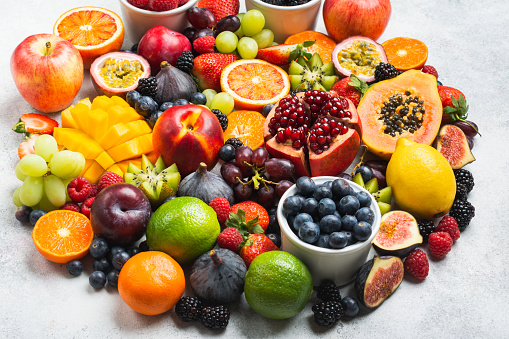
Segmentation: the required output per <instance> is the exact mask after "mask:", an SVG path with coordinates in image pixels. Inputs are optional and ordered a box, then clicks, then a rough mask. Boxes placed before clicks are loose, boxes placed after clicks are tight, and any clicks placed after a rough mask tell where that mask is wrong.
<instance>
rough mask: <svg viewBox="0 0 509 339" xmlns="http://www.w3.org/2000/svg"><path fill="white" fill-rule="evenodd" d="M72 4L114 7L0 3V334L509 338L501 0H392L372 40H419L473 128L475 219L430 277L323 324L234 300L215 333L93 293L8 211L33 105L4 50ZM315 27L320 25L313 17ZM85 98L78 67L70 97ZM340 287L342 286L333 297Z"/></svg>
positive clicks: (94, 0) (108, 292) (505, 8)
mask: <svg viewBox="0 0 509 339" xmlns="http://www.w3.org/2000/svg"><path fill="white" fill-rule="evenodd" d="M84 5H97V6H103V7H107V8H110V9H112V10H114V11H116V12H117V13H120V10H119V4H118V3H117V2H116V1H113V0H110V1H107V2H105V1H99V0H89V1H86V2H84V1H78V0H68V1H65V2H62V1H56V0H51V1H50V0H46V1H41V0H36V1H35V0H34V1H28V0H21V1H11V2H9V4H8V6H5V4H4V10H3V13H4V14H3V19H2V20H1V21H0V32H2V36H3V38H2V52H0V57H1V59H0V64H1V65H2V67H1V68H0V83H1V85H0V88H1V92H2V95H1V97H0V107H1V113H0V119H1V123H0V129H1V130H0V135H1V136H2V137H1V138H0V141H1V142H0V145H1V149H2V150H1V153H2V158H1V159H2V161H1V162H0V169H1V172H2V173H3V174H4V175H3V180H2V194H1V196H0V197H1V202H2V204H0V220H2V221H1V227H2V246H1V247H0V269H1V271H2V274H1V276H0V294H1V295H2V301H1V303H0V328H1V332H2V337H15V338H18V337H19V338H33V337H39V338H46V337H54V338H70V337H76V338H85V337H102V338H113V337H140V336H148V337H158V336H160V337H179V338H197V337H210V336H223V337H229V338H231V337H249V338H259V337H260V338H261V337H285V338H291V337H310V336H319V337H330V338H332V337H342V338H356V337H378V338H409V337H439V338H443V337H455V338H502V337H509V331H508V330H507V328H506V322H507V305H508V304H509V293H508V292H507V287H506V286H507V278H508V277H509V270H508V267H509V266H508V264H507V259H506V254H505V252H506V249H507V241H508V239H509V228H508V227H507V225H506V223H505V221H506V218H507V212H506V211H507V208H506V204H507V201H508V193H507V192H508V186H507V180H506V179H507V168H506V167H505V166H508V151H507V145H508V143H509V140H508V135H509V133H508V132H509V125H508V121H509V112H508V110H507V108H506V107H507V106H506V100H507V98H508V97H507V92H508V90H509V88H508V85H507V84H508V81H509V77H508V75H509V72H508V67H507V60H506V53H507V51H508V50H509V43H508V42H507V30H506V28H507V27H506V25H507V19H508V17H507V13H508V12H509V3H508V2H507V1H504V0H503V1H500V0H499V1H490V2H489V3H486V2H481V1H461V0H442V1H438V0H430V1H423V0H418V1H411V2H409V1H402V0H393V1H392V7H393V12H392V17H391V21H390V23H389V25H388V27H387V29H386V31H385V33H384V35H383V36H382V37H381V38H380V39H379V41H382V42H383V41H385V40H387V39H389V38H392V37H396V36H408V37H413V38H417V39H419V40H421V41H423V42H425V43H426V45H427V46H428V47H429V54H430V55H429V59H428V63H429V64H432V65H434V66H435V67H436V68H437V70H438V72H439V74H440V80H441V81H442V82H443V83H444V85H451V86H453V87H457V88H459V89H461V90H462V91H463V93H465V95H466V98H467V100H468V103H469V104H470V118H471V119H472V120H474V121H476V122H477V124H478V125H479V127H480V130H481V133H482V135H483V136H482V138H476V145H475V148H474V150H473V153H474V155H475V157H476V158H477V161H475V162H474V163H472V164H470V165H468V167H467V168H468V169H469V170H471V171H472V172H473V174H474V176H475V179H476V186H475V188H474V190H473V192H472V193H471V195H470V200H471V201H472V203H473V204H474V205H475V207H476V217H475V218H474V219H473V222H472V223H471V225H470V227H469V228H468V229H467V230H466V231H465V232H464V233H462V235H461V239H460V240H459V241H458V242H457V243H456V244H455V245H454V247H453V250H452V252H451V253H450V254H449V255H448V256H447V257H446V258H445V259H444V260H441V261H433V260H432V261H431V262H430V266H431V267H430V274H429V276H428V278H427V279H426V280H425V281H424V282H422V283H412V282H409V281H408V280H405V281H404V282H403V283H402V285H401V286H400V288H399V289H398V290H397V292H396V293H395V294H394V295H393V296H392V297H391V298H390V299H389V300H387V301H386V302H385V303H384V304H383V305H382V306H381V307H380V308H379V309H378V310H376V311H374V312H370V313H369V312H365V313H364V314H363V315H361V316H359V317H357V318H355V319H352V320H347V319H345V320H343V321H342V322H341V323H340V324H338V325H337V326H335V327H334V328H332V329H322V328H318V327H317V326H316V325H314V323H313V320H312V316H311V315H312V312H311V303H309V304H308V306H307V307H306V308H305V309H304V311H303V312H302V313H301V314H299V315H298V316H296V317H294V318H293V319H289V320H284V321H275V320H268V319H265V318H263V317H261V316H259V315H257V314H255V313H254V312H253V311H251V310H250V309H249V307H248V305H247V304H246V303H245V302H242V303H239V304H237V305H233V306H232V307H231V309H232V317H231V322H230V325H229V326H228V328H227V329H226V330H225V331H224V332H221V333H218V334H214V333H212V332H210V331H207V330H206V329H205V328H204V327H203V326H200V325H199V324H182V323H181V322H179V321H178V319H176V316H175V313H174V312H168V313H166V314H163V315H160V316H154V317H147V316H142V315H139V314H136V313H135V312H134V311H132V310H131V309H130V308H129V307H128V306H126V305H125V304H124V303H123V301H122V300H121V299H120V297H119V296H118V293H117V292H116V291H115V290H113V289H110V288H106V289H103V290H100V291H94V290H93V289H92V288H91V287H90V286H89V284H88V274H87V273H90V269H91V262H90V261H87V262H86V263H85V265H86V267H87V271H86V272H85V273H84V274H82V275H81V276H79V277H77V278H70V276H69V274H68V273H67V271H66V269H65V265H57V264H53V263H51V262H49V261H47V260H46V259H44V258H43V257H42V256H40V255H39V253H37V251H36V250H35V248H34V246H33V243H32V239H31V228H30V227H28V226H24V225H21V224H20V223H18V222H17V221H16V220H15V219H14V212H15V207H14V206H13V204H12V203H11V194H12V192H13V191H14V189H15V188H16V187H17V186H18V185H19V182H18V181H17V179H16V178H15V176H14V166H15V164H16V161H17V154H16V149H17V146H18V144H19V142H20V141H21V137H20V136H18V135H15V134H14V133H13V132H12V131H10V128H11V127H12V126H13V125H14V124H15V123H16V121H17V119H18V118H19V116H20V115H22V114H24V113H28V112H33V111H34V110H33V108H31V107H30V105H29V104H28V103H26V102H25V101H24V100H23V99H22V98H21V96H20V95H19V93H18V92H17V90H16V88H15V86H14V83H13V81H12V78H11V75H10V72H9V58H10V55H11V53H12V51H13V50H14V48H15V46H16V45H17V44H18V43H19V42H21V41H22V40H23V39H24V38H25V37H27V36H28V35H31V34H36V33H43V32H44V33H46V32H47V33H49V32H51V30H52V27H53V23H54V22H55V20H56V19H57V18H58V16H59V15H60V14H61V13H62V12H64V11H65V10H67V9H71V8H74V7H78V6H84ZM320 25H321V27H322V30H323V23H322V21H321V19H320ZM130 45H131V44H130V43H129V42H126V46H130ZM95 95H96V93H95V91H94V89H93V88H92V86H91V82H90V78H89V76H86V78H85V80H84V85H83V88H82V90H81V92H80V93H79V94H78V97H77V99H81V98H84V97H87V96H92V97H93V96H95ZM53 117H54V118H57V117H58V115H53ZM349 292H350V291H349V290H348V289H343V290H342V293H343V294H344V295H345V294H348V293H349Z"/></svg>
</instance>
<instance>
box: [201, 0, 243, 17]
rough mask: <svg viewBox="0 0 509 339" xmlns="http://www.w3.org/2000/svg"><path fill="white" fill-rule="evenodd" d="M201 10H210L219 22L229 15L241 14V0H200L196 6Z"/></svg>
mask: <svg viewBox="0 0 509 339" xmlns="http://www.w3.org/2000/svg"><path fill="white" fill-rule="evenodd" d="M196 6H197V7H200V8H208V9H209V10H210V11H211V12H212V14H214V16H215V17H216V20H217V21H219V20H221V19H222V18H224V17H225V16H228V15H237V14H239V8H240V1H239V0H219V1H218V0H200V1H198V3H197V4H196Z"/></svg>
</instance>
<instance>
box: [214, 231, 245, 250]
mask: <svg viewBox="0 0 509 339" xmlns="http://www.w3.org/2000/svg"><path fill="white" fill-rule="evenodd" d="M243 240H244V239H243V238H242V234H240V231H239V230H238V229H236V228H235V227H226V228H225V229H224V230H223V231H222V232H221V233H220V234H219V236H218V237H217V245H218V246H219V247H221V248H226V249H228V250H230V251H232V252H235V253H238V252H239V249H240V245H241V243H242V241H243Z"/></svg>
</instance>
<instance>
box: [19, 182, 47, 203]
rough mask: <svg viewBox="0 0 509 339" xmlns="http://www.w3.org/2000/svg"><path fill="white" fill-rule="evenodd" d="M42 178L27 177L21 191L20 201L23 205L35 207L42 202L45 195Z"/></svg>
mask: <svg viewBox="0 0 509 339" xmlns="http://www.w3.org/2000/svg"><path fill="white" fill-rule="evenodd" d="M43 183H44V181H43V178H42V177H27V178H26V179H25V181H23V184H22V185H21V189H20V190H19V200H20V201H21V203H22V204H23V205H27V206H34V205H36V204H38V203H39V201H41V199H42V196H43V193H44V184H43Z"/></svg>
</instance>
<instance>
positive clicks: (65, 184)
mask: <svg viewBox="0 0 509 339" xmlns="http://www.w3.org/2000/svg"><path fill="white" fill-rule="evenodd" d="M72 179H74V178H66V179H62V183H63V184H64V187H65V201H66V202H67V201H72V199H71V197H70V196H69V193H68V192H67V186H68V185H69V183H70V182H71V181H72Z"/></svg>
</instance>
